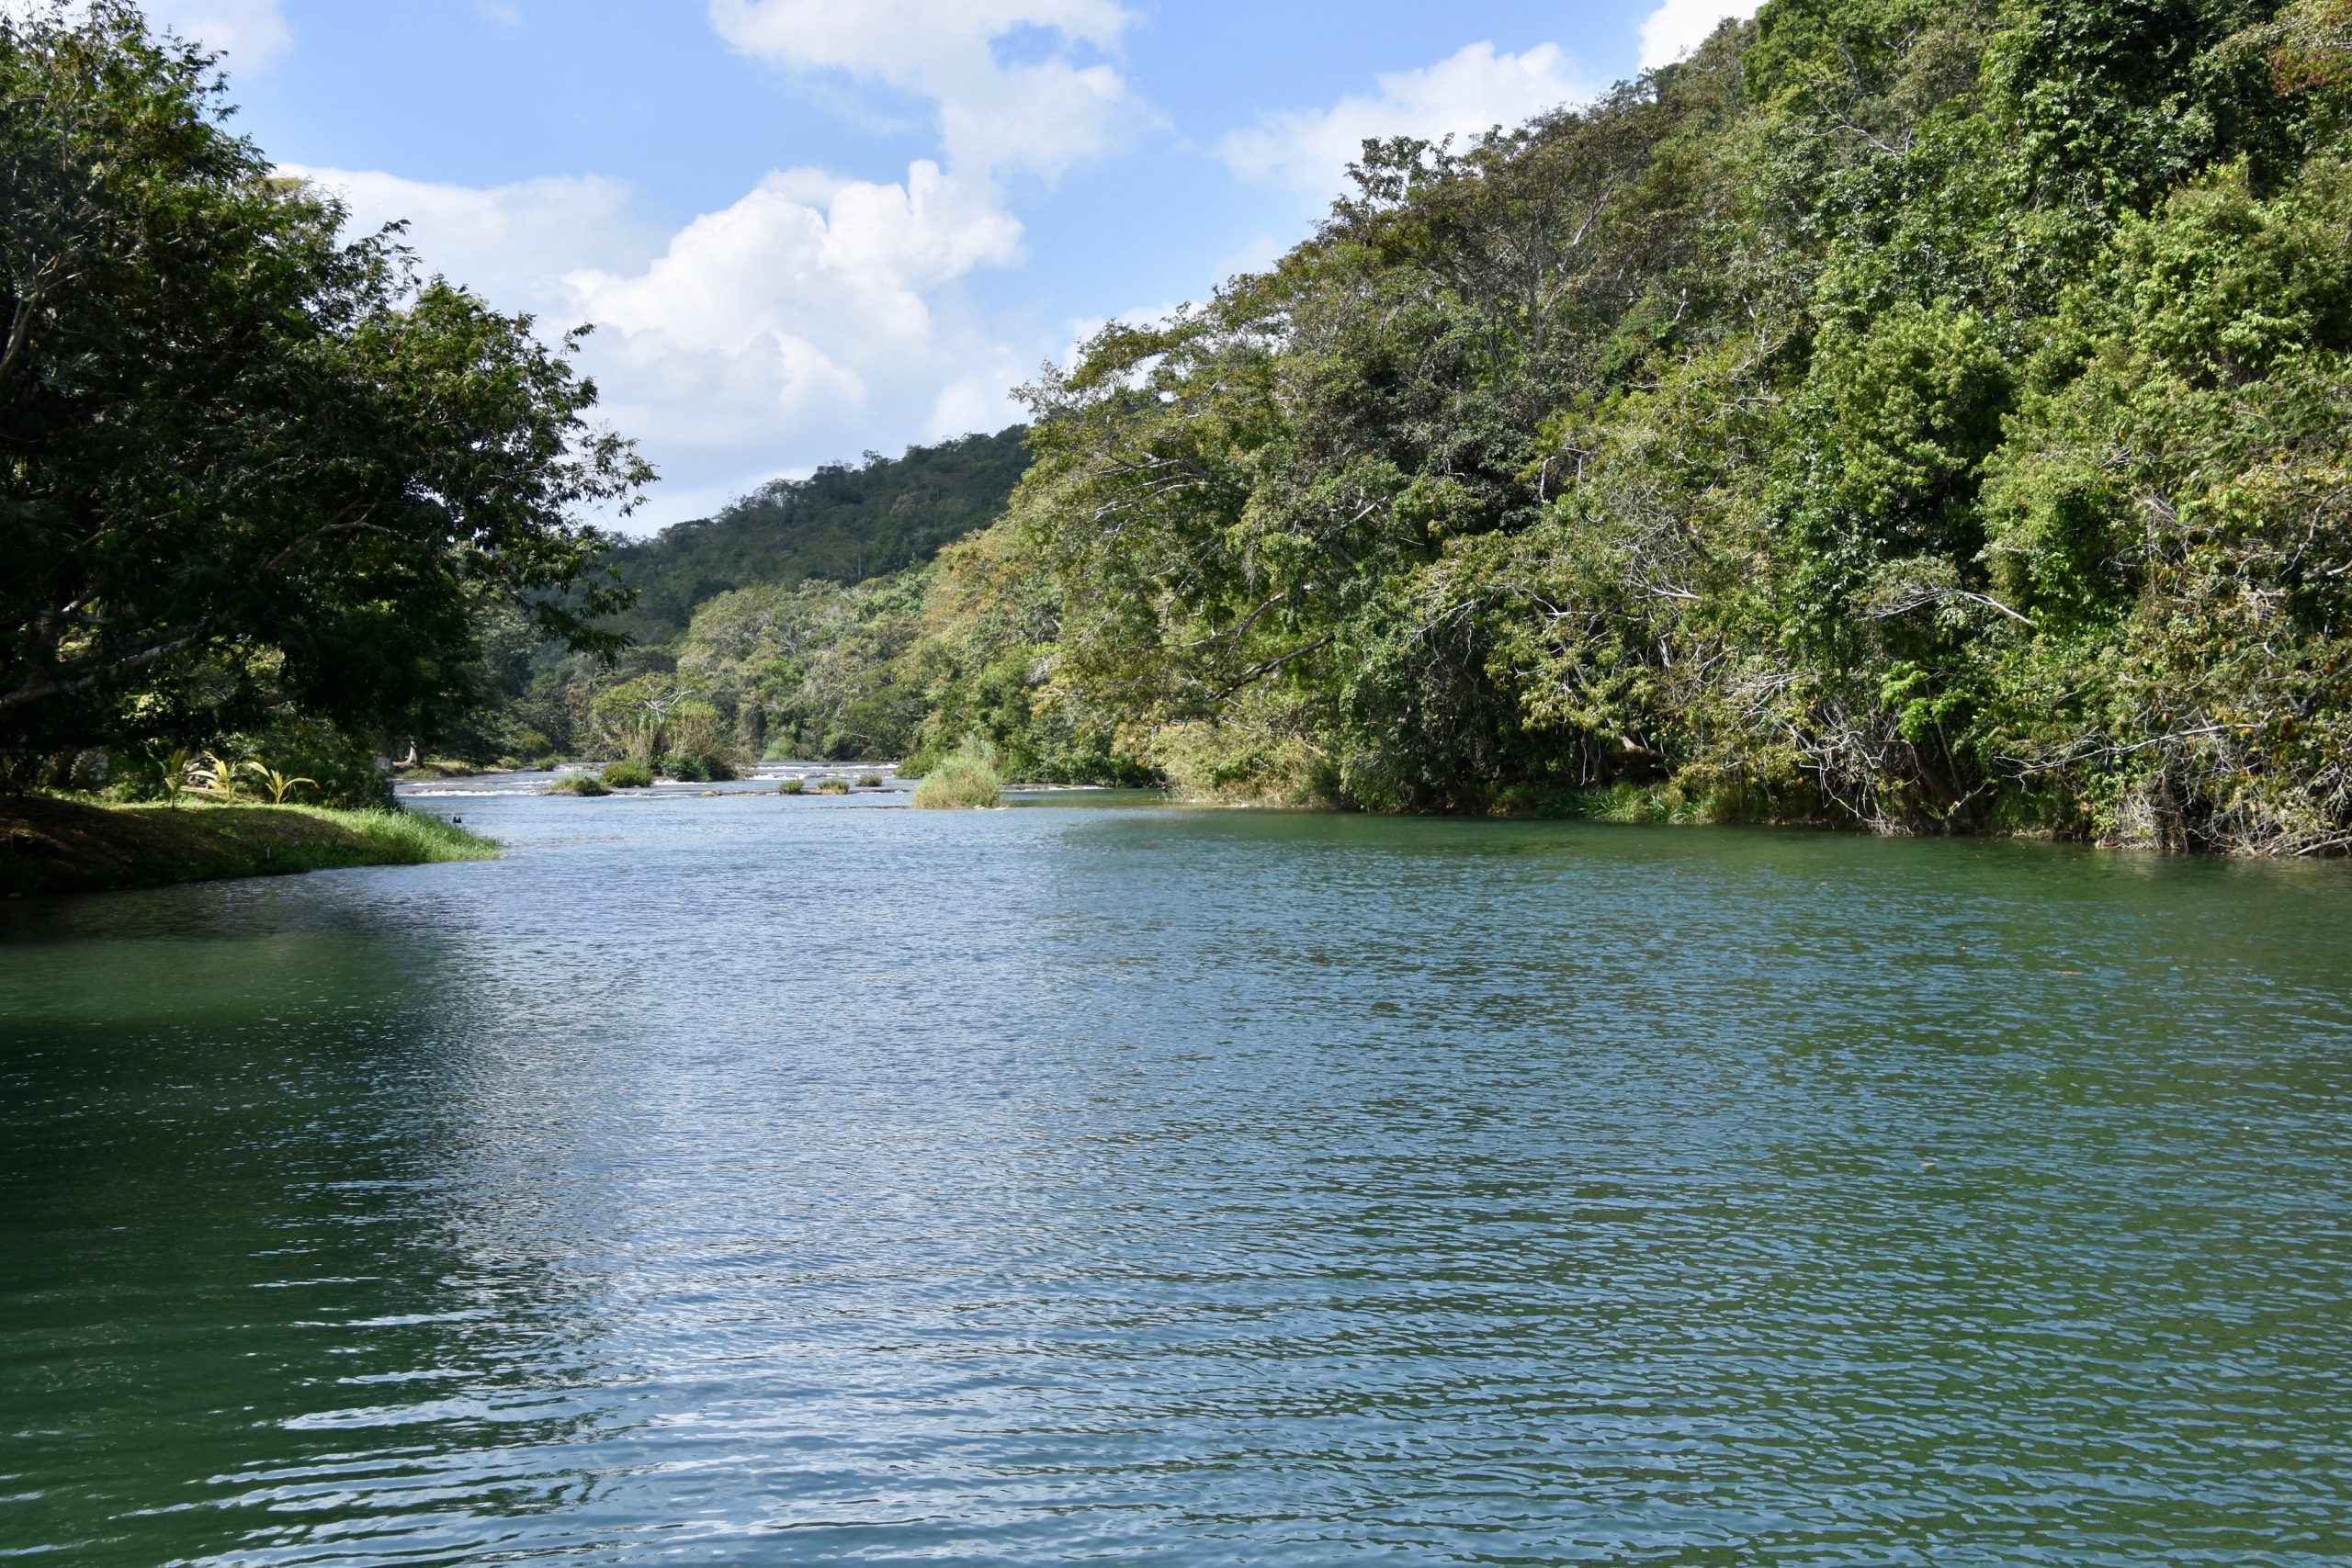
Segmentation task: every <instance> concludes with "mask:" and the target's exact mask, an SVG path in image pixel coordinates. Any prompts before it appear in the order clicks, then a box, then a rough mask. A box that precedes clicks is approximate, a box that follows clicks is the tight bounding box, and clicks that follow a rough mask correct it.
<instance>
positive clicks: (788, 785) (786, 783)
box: [775, 779, 809, 795]
mask: <svg viewBox="0 0 2352 1568" xmlns="http://www.w3.org/2000/svg"><path fill="white" fill-rule="evenodd" d="M808 787H809V786H808V784H805V783H803V782H802V781H800V780H799V779H778V780H776V781H775V792H776V794H778V795H798V794H800V793H801V792H802V791H804V790H806V789H807V788H808Z"/></svg>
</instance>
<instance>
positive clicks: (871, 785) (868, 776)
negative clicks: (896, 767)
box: [857, 773, 882, 789]
mask: <svg viewBox="0 0 2352 1568" xmlns="http://www.w3.org/2000/svg"><path fill="white" fill-rule="evenodd" d="M857 787H858V788H860V789H880V788H881V787H882V775H881V774H880V773H860V774H858V775H857Z"/></svg>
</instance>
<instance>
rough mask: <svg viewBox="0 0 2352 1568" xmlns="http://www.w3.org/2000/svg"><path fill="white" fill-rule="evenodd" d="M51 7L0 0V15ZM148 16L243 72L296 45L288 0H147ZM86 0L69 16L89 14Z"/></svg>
mask: <svg viewBox="0 0 2352 1568" xmlns="http://www.w3.org/2000/svg"><path fill="white" fill-rule="evenodd" d="M46 9H47V6H46V4H45V3H44V0H0V17H15V18H17V19H18V20H20V21H22V20H28V19H30V18H31V17H37V16H39V15H40V14H41V13H42V12H43V11H44V10H46ZM144 9H145V11H146V14H147V19H148V21H149V22H150V23H151V24H152V25H153V27H155V28H157V29H159V30H163V31H168V32H173V33H177V34H178V35H179V36H180V37H181V38H184V39H187V40H188V41H189V42H191V43H199V44H202V45H203V46H204V47H205V48H207V49H211V50H217V51H220V53H222V54H225V55H227V56H228V57H229V59H228V63H229V65H230V66H231V67H232V69H235V70H238V71H241V72H254V71H259V70H261V69H262V68H264V67H265V66H266V65H268V64H269V62H272V61H274V60H276V59H277V57H278V56H279V55H281V54H284V53H285V52H286V51H288V50H289V49H291V48H292V47H293V46H294V31H293V29H292V28H288V26H287V25H286V9H285V0H147V4H146V6H144ZM88 12H89V6H88V5H87V4H86V0H72V3H69V4H68V5H67V6H66V14H67V15H68V16H69V17H81V16H86V15H87V14H88Z"/></svg>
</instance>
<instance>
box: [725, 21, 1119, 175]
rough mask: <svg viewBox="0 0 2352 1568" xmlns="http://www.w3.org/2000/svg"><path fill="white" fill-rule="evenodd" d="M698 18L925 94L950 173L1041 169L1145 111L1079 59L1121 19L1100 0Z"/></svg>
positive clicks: (787, 55) (791, 59) (1111, 136)
mask: <svg viewBox="0 0 2352 1568" xmlns="http://www.w3.org/2000/svg"><path fill="white" fill-rule="evenodd" d="M710 19H711V25H712V26H713V27H715V28H718V34H719V36H720V37H721V38H723V39H726V40H727V42H728V44H729V46H730V47H731V48H733V49H735V50H736V51H739V52H740V53H743V54H747V55H750V56H752V57H753V58H755V59H760V60H765V61H769V62H773V63H775V64H779V65H783V66H786V67H787V68H789V69H792V70H795V71H801V72H826V71H831V72H840V73H845V74H847V75H848V76H850V77H852V78H853V79H854V80H857V81H860V82H865V83H870V84H874V85H880V86H884V87H888V88H892V89H895V90H898V91H899V92H904V93H910V94H913V95H915V96H919V97H922V98H925V99H927V100H929V101H930V103H931V106H932V108H933V114H934V115H935V117H936V121H937V125H938V130H939V138H940V146H941V150H942V151H943V152H944V153H945V155H946V160H947V164H948V166H949V167H950V168H953V169H955V170H956V171H957V172H958V173H961V174H966V175H985V174H993V173H996V172H999V171H1004V170H1011V169H1022V170H1026V171H1028V172H1030V173H1033V174H1038V175H1046V176H1048V177H1050V176H1052V175H1057V174H1059V173H1060V172H1061V171H1062V170H1064V169H1066V168H1068V167H1069V166H1070V165H1071V164H1076V163H1079V162H1081V161H1083V160H1085V159H1088V158H1091V157H1096V156H1099V155H1100V154H1102V153H1103V152H1106V151H1108V150H1109V149H1110V148H1111V147H1113V146H1114V145H1115V144H1116V143H1117V141H1119V139H1120V138H1121V137H1122V136H1123V135H1124V134H1125V132H1126V131H1127V130H1130V129H1131V128H1132V127H1133V126H1135V125H1136V124H1138V123H1140V122H1141V121H1142V120H1144V119H1145V118H1148V111H1147V110H1146V109H1145V108H1144V107H1143V105H1142V102H1141V100H1139V99H1138V98H1137V97H1136V96H1135V94H1134V93H1133V92H1132V90H1131V89H1130V88H1129V86H1128V85H1127V82H1126V80H1125V77H1124V76H1123V75H1121V73H1120V72H1119V70H1118V68H1117V67H1116V66H1115V65H1114V63H1113V62H1111V61H1110V60H1108V59H1100V58H1089V56H1090V55H1103V54H1107V53H1108V52H1109V51H1114V50H1116V48H1117V47H1118V45H1119V42H1120V39H1121V37H1122V35H1123V34H1124V33H1125V30H1126V28H1127V26H1128V25H1129V23H1130V21H1131V20H1132V18H1131V17H1129V16H1128V14H1127V13H1126V12H1125V10H1123V9H1122V8H1121V7H1120V6H1117V5H1115V4H1114V3H1112V0H859V3H858V4H856V5H842V4H840V0H710Z"/></svg>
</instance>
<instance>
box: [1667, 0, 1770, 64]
mask: <svg viewBox="0 0 2352 1568" xmlns="http://www.w3.org/2000/svg"><path fill="white" fill-rule="evenodd" d="M1756 6H1757V0H1665V4H1664V5H1661V6H1658V8H1657V10H1655V11H1652V12H1651V13H1650V14H1649V15H1648V16H1647V17H1645V18H1643V21H1642V69H1643V70H1645V71H1648V70H1651V69H1653V68H1655V67H1657V66H1660V65H1671V64H1673V63H1674V62H1676V61H1678V60H1679V59H1681V58H1682V57H1683V56H1684V55H1686V54H1688V53H1690V52H1691V51H1692V50H1694V49H1696V48H1698V47H1699V46H1700V45H1701V44H1702V43H1704V42H1706V40H1707V37H1708V35H1709V34H1711V33H1713V31H1714V30H1715V29H1716V28H1719V27H1721V26H1722V25H1723V23H1724V18H1725V17H1739V18H1741V19H1742V20H1745V19H1746V18H1747V17H1752V16H1754V15H1756Z"/></svg>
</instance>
